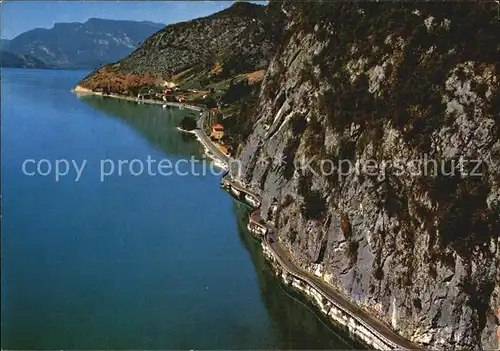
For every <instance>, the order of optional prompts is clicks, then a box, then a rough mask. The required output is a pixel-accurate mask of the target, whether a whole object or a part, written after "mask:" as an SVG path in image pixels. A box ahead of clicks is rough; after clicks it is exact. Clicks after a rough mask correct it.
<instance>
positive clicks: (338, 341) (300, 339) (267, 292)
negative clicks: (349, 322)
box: [233, 201, 366, 349]
mask: <svg viewBox="0 0 500 351" xmlns="http://www.w3.org/2000/svg"><path fill="white" fill-rule="evenodd" d="M233 210H234V213H235V215H236V217H237V219H238V232H239V236H240V240H241V241H242V242H243V244H244V245H245V247H246V248H247V250H248V252H249V253H250V255H251V258H252V261H253V263H254V265H255V270H256V272H257V277H258V281H259V285H260V293H261V296H262V299H263V302H264V304H265V306H266V308H267V310H268V312H269V316H270V318H271V320H272V326H273V328H274V330H275V332H276V333H277V334H278V338H279V341H280V343H281V345H280V347H281V348H283V349H290V348H299V349H311V348H325V347H326V348H331V349H339V348H345V349H353V348H354V349H365V348H366V346H364V345H363V344H362V343H360V342H357V341H355V340H353V339H352V338H351V337H349V336H348V335H347V333H346V332H344V331H342V330H339V329H336V328H335V327H334V326H332V325H328V324H329V322H328V321H326V320H325V319H324V317H323V316H321V315H320V312H319V311H318V310H317V309H316V308H315V307H314V306H312V305H311V304H310V303H309V302H307V301H306V300H305V298H304V297H303V296H302V295H300V294H299V293H297V292H295V291H294V290H292V289H290V288H288V287H286V286H285V285H284V284H282V283H281V282H280V281H279V280H278V278H277V277H276V276H275V275H274V273H273V271H272V268H271V267H270V264H269V263H268V262H267V260H266V258H265V257H264V254H263V253H262V248H261V245H260V242H259V241H258V239H257V238H255V237H254V236H253V235H252V234H251V233H250V232H248V230H247V229H246V225H247V223H248V215H249V213H250V209H249V207H248V206H246V205H244V204H242V203H239V202H237V201H234V207H233ZM283 321H287V324H286V327H285V328H284V323H283Z"/></svg>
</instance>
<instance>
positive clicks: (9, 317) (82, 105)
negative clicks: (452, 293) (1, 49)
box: [1, 69, 353, 349]
mask: <svg viewBox="0 0 500 351" xmlns="http://www.w3.org/2000/svg"><path fill="white" fill-rule="evenodd" d="M87 73H88V72H75V71H50V70H24V69H3V70H2V77H1V78H2V107H1V113H2V138H1V143H2V144H1V147H2V151H1V152H2V154H1V156H2V167H1V170H2V178H1V182H2V228H1V229H2V349H62V348H64V349H75V348H78V349H200V348H202V349H284V348H287V349H290V348H292V349H296V348H301V349H305V348H307V349H310V348H322V349H338V348H342V349H345V348H350V347H351V346H353V344H352V341H350V340H349V338H346V337H345V336H342V337H341V336H340V335H342V334H341V333H340V332H338V331H336V330H335V329H333V328H332V327H326V325H325V324H324V323H323V322H322V321H321V320H320V319H318V318H317V317H316V316H315V314H314V313H313V312H312V310H310V309H309V308H308V307H306V306H305V305H304V304H303V303H302V301H301V300H300V299H296V298H292V297H291V296H290V294H289V292H288V291H285V290H284V289H283V287H282V286H281V284H279V282H278V280H277V279H276V278H275V277H274V276H273V274H272V272H271V271H270V269H269V267H268V265H267V264H266V262H265V260H264V258H263V256H262V254H261V252H260V248H259V244H258V243H257V242H256V241H255V240H254V239H253V238H252V237H251V236H250V234H249V233H247V231H246V229H245V225H246V219H247V214H248V209H247V208H246V207H245V206H243V205H240V204H238V203H236V202H235V201H234V200H233V199H232V198H231V197H230V196H229V195H228V194H227V193H225V192H224V191H222V190H221V189H220V188H219V180H220V177H219V176H216V175H212V174H207V175H204V176H195V175H187V176H161V175H159V174H157V175H156V176H151V175H148V174H143V175H139V176H134V175H131V174H130V173H129V172H123V174H122V176H118V175H114V176H110V177H108V178H106V179H105V180H104V181H103V182H102V181H101V179H100V165H101V160H106V159H109V160H111V161H113V162H116V163H117V162H118V161H119V160H133V159H138V160H141V161H143V162H144V163H145V162H146V159H147V157H148V156H149V157H150V158H151V159H154V160H161V159H168V160H169V161H170V162H172V163H175V161H177V160H179V159H181V158H189V157H190V156H192V155H194V157H196V159H197V160H202V158H203V156H202V152H201V151H202V150H201V147H200V145H199V144H198V143H197V142H196V140H193V139H192V138H191V137H190V136H189V135H188V136H187V135H185V134H182V133H180V132H178V131H177V130H176V129H175V127H176V125H177V124H178V123H179V122H180V120H181V119H182V118H183V117H184V116H185V115H187V114H190V113H191V112H190V111H189V110H178V109H173V108H162V107H161V106H152V105H139V104H136V103H133V102H128V101H121V100H116V99H111V98H103V97H95V96H87V97H78V96H77V95H75V94H73V93H71V92H70V89H71V88H72V87H73V86H74V85H75V84H76V83H77V82H78V81H79V80H80V79H81V78H83V77H84V76H85V75H86V74H87ZM29 159H31V160H34V161H38V160H40V159H46V160H48V161H49V162H51V164H52V166H54V165H55V161H56V160H62V159H66V160H70V161H71V160H74V161H75V162H76V163H77V164H79V165H81V164H82V162H83V161H84V160H87V165H86V166H85V168H84V169H83V172H82V175H81V178H80V179H79V181H78V182H75V176H76V174H75V172H74V170H73V171H70V172H69V173H68V175H67V176H65V177H61V178H60V180H59V181H57V182H56V180H55V177H54V174H49V175H47V176H38V175H34V176H28V175H25V174H23V171H22V165H23V162H24V161H25V160H29ZM26 166H27V168H26V169H27V171H28V172H30V173H31V172H34V171H35V170H36V166H35V165H34V164H33V163H27V164H26ZM45 166H46V165H44V166H43V167H42V169H41V170H42V171H46V169H45V168H44V167H45ZM197 167H201V166H200V165H198V166H197ZM125 169H128V168H126V167H125ZM198 170H200V169H199V168H198Z"/></svg>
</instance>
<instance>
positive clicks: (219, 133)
mask: <svg viewBox="0 0 500 351" xmlns="http://www.w3.org/2000/svg"><path fill="white" fill-rule="evenodd" d="M223 136H224V126H223V125H222V124H220V123H216V124H214V125H213V126H212V133H211V134H210V137H211V138H213V139H215V140H220V139H222V137H223Z"/></svg>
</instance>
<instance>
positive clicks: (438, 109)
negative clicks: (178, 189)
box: [238, 2, 500, 350]
mask: <svg viewBox="0 0 500 351" xmlns="http://www.w3.org/2000/svg"><path fill="white" fill-rule="evenodd" d="M280 6H281V11H282V13H283V14H284V15H285V16H286V18H287V19H286V22H285V23H286V27H285V28H286V29H285V32H284V34H283V40H282V43H281V46H280V47H279V48H278V49H277V52H276V53H275V55H274V58H273V59H272V60H271V62H270V65H269V68H268V70H267V73H266V77H265V79H264V82H263V85H262V89H261V95H260V99H259V105H258V108H257V114H256V115H255V117H254V130H253V132H252V134H251V135H250V137H249V138H248V140H247V141H246V144H245V146H244V148H243V150H242V152H241V154H240V155H239V160H240V161H241V163H242V165H243V167H242V172H241V173H240V174H239V175H238V177H239V178H240V180H241V181H243V182H245V183H246V184H248V185H249V186H251V187H252V188H253V190H254V191H257V192H259V193H260V194H262V197H263V204H262V207H261V215H262V216H263V217H264V218H267V219H268V220H271V221H274V222H275V224H276V226H277V228H278V233H279V240H280V241H281V242H282V243H283V245H284V246H285V247H286V248H287V249H288V250H289V252H290V255H291V257H292V259H293V261H294V262H295V263H296V264H297V265H299V266H300V267H302V268H303V269H306V270H308V271H310V272H313V273H314V274H317V275H318V276H320V277H322V278H323V279H324V280H325V281H326V282H328V283H330V284H331V285H333V286H335V287H337V288H338V289H339V290H340V291H342V292H343V293H345V294H346V296H348V297H349V298H350V299H352V300H353V301H354V302H356V303H357V304H358V305H360V306H362V307H364V308H365V309H367V310H368V311H371V312H372V313H373V314H376V315H378V316H379V317H380V318H381V319H382V320H384V321H385V322H387V323H388V324H390V325H392V327H393V328H394V329H395V330H396V331H397V332H399V333H400V334H401V335H403V336H404V337H406V338H408V339H410V340H412V341H414V342H416V343H419V344H421V345H423V346H427V347H431V348H438V349H441V348H446V349H457V350H459V349H460V350H462V349H470V350H472V349H495V348H497V347H498V345H497V335H496V330H497V324H498V320H497V318H496V312H497V309H498V307H499V306H500V264H499V261H500V239H499V235H500V141H499V136H500V124H499V122H500V120H499V101H500V92H499V85H500V78H499V66H498V59H497V54H498V52H497V44H498V43H497V39H498V38H497V37H496V33H498V32H500V31H499V29H500V28H498V21H497V20H495V18H494V17H495V15H496V7H495V6H496V5H495V4H491V6H490V5H489V4H488V5H487V4H482V5H481V4H471V3H469V4H453V6H452V4H437V3H433V4H431V3H427V4H425V5H424V4H397V5H395V4H389V3H385V4H384V3H373V4H370V3H357V4H354V3H328V4H325V3H311V2H308V3H298V2H290V3H286V2H284V3H282V4H280ZM356 166H357V167H356ZM374 167H375V169H374ZM276 205H277V207H276ZM276 208H277V209H276Z"/></svg>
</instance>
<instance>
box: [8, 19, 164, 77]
mask: <svg viewBox="0 0 500 351" xmlns="http://www.w3.org/2000/svg"><path fill="white" fill-rule="evenodd" d="M164 26H165V25H163V24H160V23H153V22H147V21H143V22H135V21H115V20H107V19H98V18H91V19H89V20H88V21H87V22H85V23H78V22H73V23H56V24H55V25H54V27H53V28H50V29H45V28H37V29H33V30H30V31H28V32H25V33H23V34H20V35H19V36H17V37H15V38H14V39H12V40H2V47H3V50H8V51H9V52H10V53H12V54H16V55H29V56H30V57H35V58H37V59H39V60H41V61H43V62H45V63H46V64H47V66H49V67H55V68H66V69H77V68H87V69H88V68H97V67H99V66H101V65H103V64H108V63H111V62H115V61H118V60H120V59H121V58H123V57H125V56H127V55H129V54H130V53H131V52H132V51H134V50H135V49H136V48H137V47H139V45H140V44H141V43H142V41H143V40H145V39H146V38H148V37H149V36H151V35H152V34H153V33H155V32H157V31H159V30H160V29H162V28H163V27H164ZM7 55H8V54H7ZM8 57H11V55H8Z"/></svg>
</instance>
